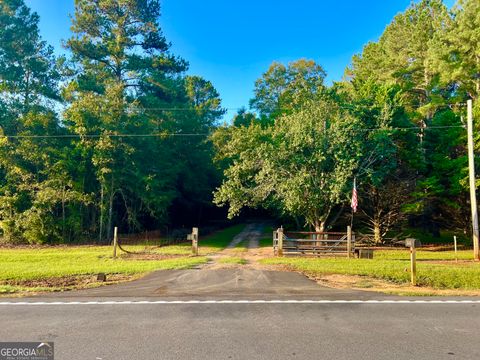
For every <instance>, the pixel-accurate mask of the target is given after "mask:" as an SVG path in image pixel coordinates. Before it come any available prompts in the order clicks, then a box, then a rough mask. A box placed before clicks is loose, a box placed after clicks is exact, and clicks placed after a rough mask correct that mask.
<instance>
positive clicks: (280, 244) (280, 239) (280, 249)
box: [277, 227, 283, 257]
mask: <svg viewBox="0 0 480 360" xmlns="http://www.w3.org/2000/svg"><path fill="white" fill-rule="evenodd" d="M277 234H278V245H277V247H278V248H277V256H280V257H281V256H283V228H282V227H281V228H279V229H278V230H277Z"/></svg>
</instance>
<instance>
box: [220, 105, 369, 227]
mask: <svg viewBox="0 0 480 360" xmlns="http://www.w3.org/2000/svg"><path fill="white" fill-rule="evenodd" d="M358 127H359V123H358V121H357V120H356V119H355V118H353V117H352V116H350V115H349V114H348V112H346V111H344V110H342V109H341V108H340V107H339V106H338V105H337V104H336V103H335V102H334V101H332V100H327V99H323V100H318V101H311V102H308V103H306V104H304V106H303V108H302V110H299V111H297V112H294V113H292V114H290V115H284V116H282V117H280V118H278V119H277V120H276V122H275V124H274V125H272V126H271V127H267V128H262V127H261V126H260V125H258V124H253V125H251V126H249V127H240V128H235V129H234V130H233V131H232V134H231V139H230V141H229V142H227V143H226V144H225V143H222V142H220V143H219V144H220V145H222V144H224V145H225V148H222V149H220V153H221V154H223V156H224V157H228V158H230V159H231V166H230V167H229V168H228V169H227V170H226V171H225V180H224V182H223V184H222V186H221V187H220V188H219V189H218V190H217V191H216V193H215V202H216V203H217V204H218V205H228V206H229V216H230V217H233V216H235V215H238V214H239V212H240V211H241V209H242V208H243V207H247V206H248V207H266V208H269V207H274V208H278V209H279V210H280V211H281V212H282V213H283V214H286V215H291V216H294V217H301V218H303V219H305V221H306V223H308V224H309V225H311V226H313V227H315V229H316V230H317V231H323V230H324V229H325V228H326V226H327V223H328V220H329V217H330V214H331V211H332V210H333V208H334V207H335V206H336V205H338V204H342V203H345V201H347V196H346V193H347V188H349V186H350V184H351V179H352V174H353V171H354V169H355V168H356V166H357V160H358V158H359V157H360V156H361V148H360V146H359V142H358V139H357V138H356V136H358V134H359V133H358V132H357V131H356V130H358Z"/></svg>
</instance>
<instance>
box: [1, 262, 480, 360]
mask: <svg viewBox="0 0 480 360" xmlns="http://www.w3.org/2000/svg"><path fill="white" fill-rule="evenodd" d="M227 299H228V300H229V302H224V303H222V302H221V301H222V300H227ZM241 299H243V300H244V301H239V300H241ZM249 299H250V301H249ZM262 299H263V300H266V301H267V302H265V303H258V301H259V300H262ZM276 299H277V300H278V301H275V300H276ZM293 299H298V300H303V301H306V302H305V303H302V302H297V303H288V302H289V301H292V300H293ZM308 299H311V300H312V301H314V302H312V303H308ZM375 299H380V300H381V301H384V302H381V301H380V302H375ZM196 300H199V301H196ZM413 300H414V301H417V302H407V301H408V299H407V300H406V299H405V298H397V297H393V296H379V295H376V294H372V293H366V292H365V293H364V292H349V291H340V290H332V289H327V288H323V287H320V286H318V285H317V284H315V283H314V282H312V281H310V280H308V279H306V278H304V277H303V276H302V275H299V274H295V273H286V272H262V271H243V272H242V271H241V270H230V271H227V270H223V271H211V272H209V271H205V270H196V271H195V270H190V271H170V272H157V273H154V274H151V275H150V276H148V277H146V278H145V279H143V280H141V281H138V282H134V283H129V284H122V285H117V286H110V287H106V288H102V289H92V290H85V291H79V292H75V293H73V292H71V293H67V294H56V295H50V296H48V297H37V298H29V299H1V300H0V324H1V326H0V339H1V340H2V341H54V342H55V351H56V359H69V360H70V359H71V360H76V359H79V360H80V359H81V360H84V359H94V360H97V359H98V360H100V359H102V360H103V359H115V360H116V359H128V360H130V359H249V360H250V359H388V360H393V359H435V360H438V359H480V340H479V339H480V338H479V330H480V300H479V299H478V298H477V299H456V300H457V301H455V299H444V298H417V299H413ZM445 300H451V302H449V303H446V302H443V301H445ZM462 300H469V301H470V302H468V303H462V302H460V301H462ZM138 301H143V302H141V303H139V302H138ZM190 301H192V303H189V302H190ZM202 301H203V302H202ZM255 301H257V303H255ZM418 301H420V302H418ZM430 301H434V302H432V303H429V302H430ZM422 302H423V303H422Z"/></svg>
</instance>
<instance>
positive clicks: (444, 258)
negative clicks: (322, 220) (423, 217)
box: [262, 250, 480, 290]
mask: <svg viewBox="0 0 480 360" xmlns="http://www.w3.org/2000/svg"><path fill="white" fill-rule="evenodd" d="M409 256H410V255H409V252H408V251H404V250H401V251H395V250H392V251H376V252H375V258H374V259H372V260H368V259H350V260H349V259H346V258H304V257H303V258H302V257H295V258H294V257H284V258H269V259H264V260H262V263H264V264H281V265H287V266H290V267H291V268H292V269H295V270H300V271H303V272H306V273H309V274H312V275H327V274H342V275H361V276H369V277H374V278H379V279H384V280H388V281H391V282H394V283H407V282H409V281H410V273H409V269H410V261H409ZM458 257H459V259H460V260H467V259H472V252H471V251H459V252H458ZM454 258H455V256H454V253H453V252H451V251H443V252H433V251H418V252H417V259H418V263H417V283H418V285H421V286H430V287H433V288H437V289H465V290H478V289H480V264H479V263H475V262H473V261H472V262H465V261H461V262H459V263H455V261H454V260H453V259H454ZM436 261H438V263H436Z"/></svg>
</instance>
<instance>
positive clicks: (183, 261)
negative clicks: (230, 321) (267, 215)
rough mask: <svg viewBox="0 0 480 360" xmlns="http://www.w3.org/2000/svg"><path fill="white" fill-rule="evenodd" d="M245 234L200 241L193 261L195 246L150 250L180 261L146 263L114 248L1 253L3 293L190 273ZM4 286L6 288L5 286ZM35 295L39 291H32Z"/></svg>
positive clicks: (239, 228) (229, 231)
mask: <svg viewBox="0 0 480 360" xmlns="http://www.w3.org/2000/svg"><path fill="white" fill-rule="evenodd" d="M242 230H243V225H236V226H232V227H230V228H227V229H224V230H222V231H219V232H216V233H214V234H212V235H210V236H208V237H206V238H205V239H201V238H200V255H201V256H198V257H192V256H190V254H191V246H190V245H188V244H185V245H174V246H167V247H163V248H151V249H148V248H147V250H148V252H149V253H150V254H152V253H153V254H155V253H156V254H161V255H177V256H178V257H174V258H166V259H158V260H155V259H154V260H146V259H142V258H141V257H139V258H138V259H137V258H136V256H135V255H133V256H130V255H129V256H124V255H123V253H122V251H120V250H118V255H119V256H118V257H117V258H116V259H113V258H112V247H111V246H71V247H70V246H58V247H40V248H16V249H15V248H12V249H0V293H2V292H3V293H5V292H8V293H12V292H15V291H16V290H19V291H20V290H21V291H25V290H29V289H28V288H25V287H22V286H18V287H17V286H12V285H8V284H6V282H12V281H14V282H22V281H28V280H44V279H50V278H61V277H66V276H81V275H94V274H98V273H106V274H122V275H135V274H144V273H148V272H151V271H154V270H171V269H189V268H192V267H195V266H197V265H200V264H204V263H206V262H207V258H206V257H205V256H202V255H204V254H207V253H213V252H216V251H219V250H221V249H223V248H225V247H226V246H227V245H228V243H229V242H230V241H231V239H232V238H233V237H234V236H235V235H236V234H238V233H239V232H240V231H242ZM125 248H126V249H127V250H129V251H144V250H146V247H145V246H140V245H136V246H125ZM2 283H3V284H2ZM32 290H33V291H36V290H38V289H37V288H34V289H33V288H32Z"/></svg>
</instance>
